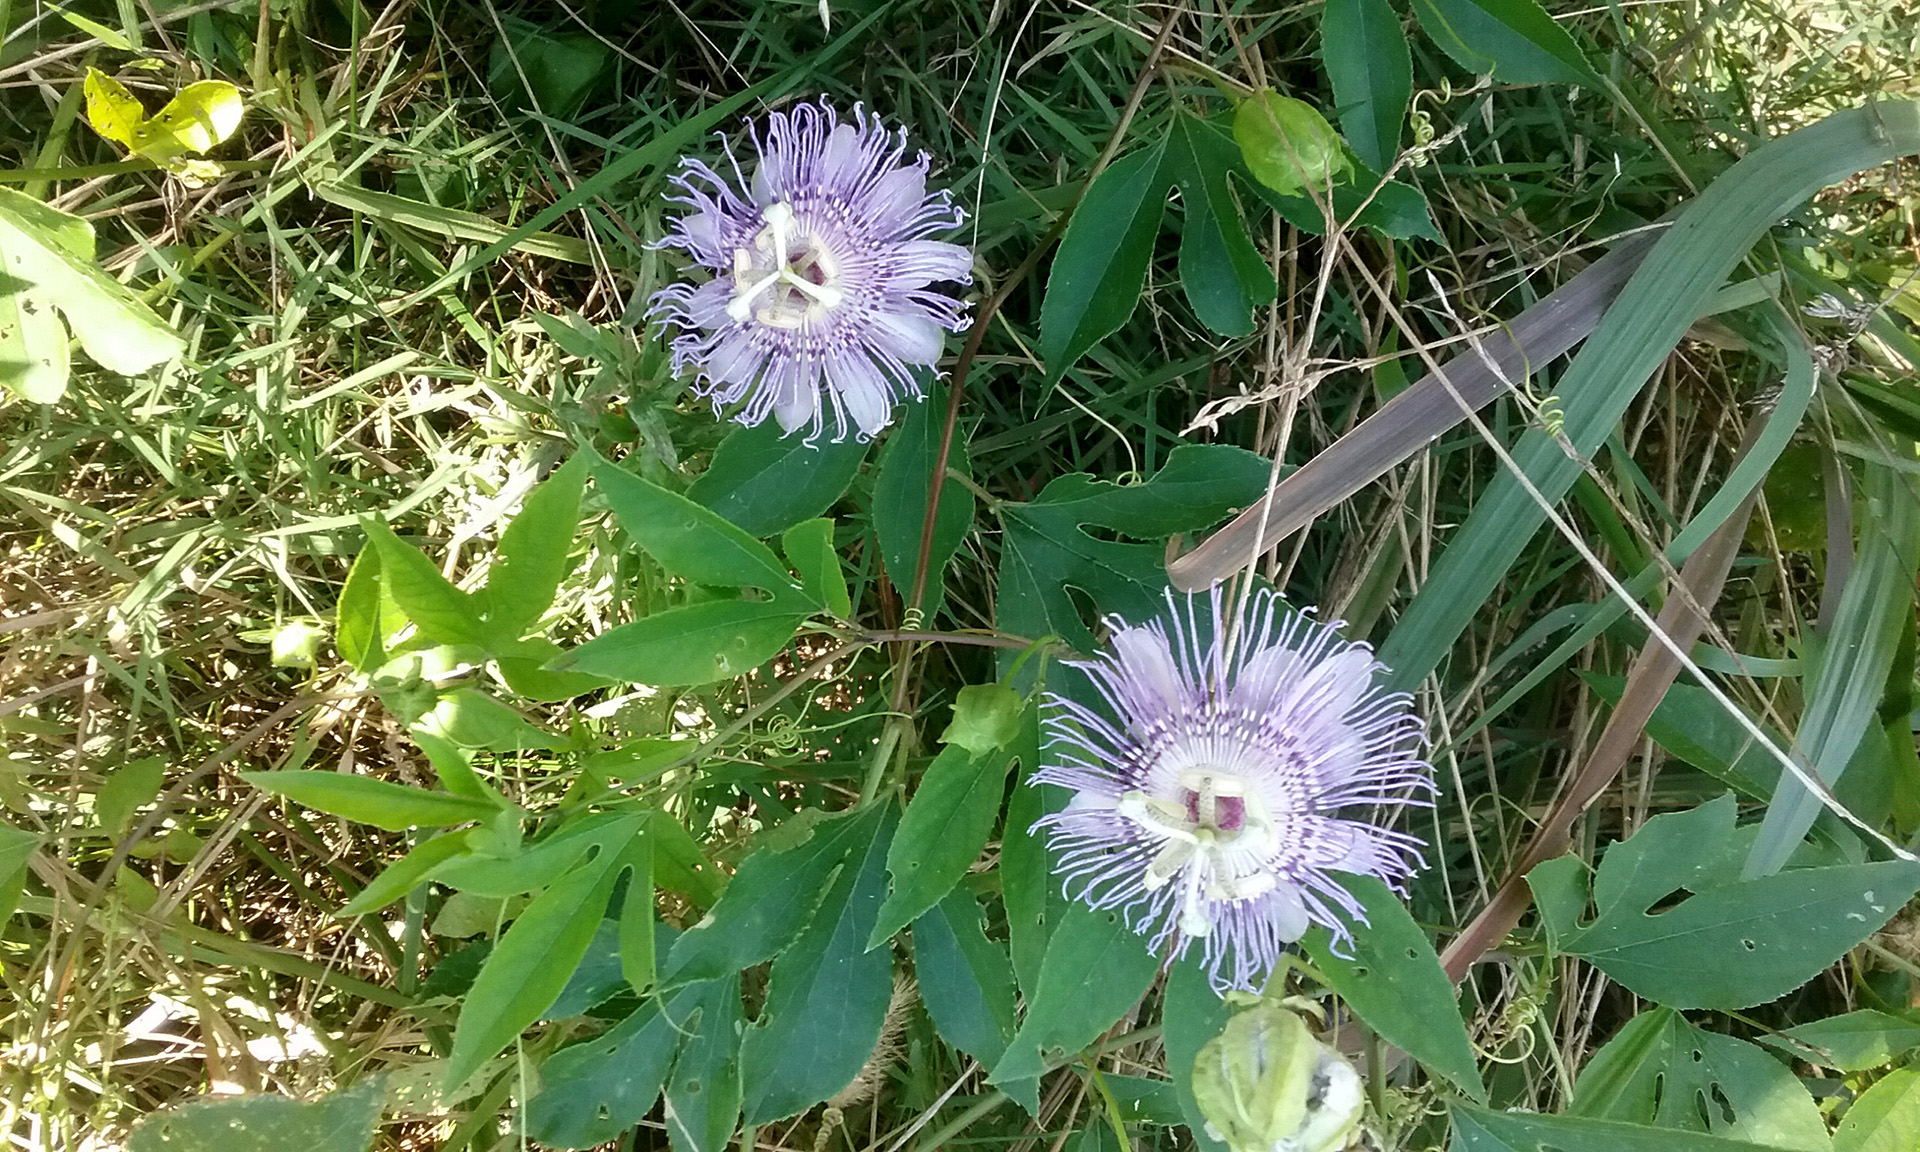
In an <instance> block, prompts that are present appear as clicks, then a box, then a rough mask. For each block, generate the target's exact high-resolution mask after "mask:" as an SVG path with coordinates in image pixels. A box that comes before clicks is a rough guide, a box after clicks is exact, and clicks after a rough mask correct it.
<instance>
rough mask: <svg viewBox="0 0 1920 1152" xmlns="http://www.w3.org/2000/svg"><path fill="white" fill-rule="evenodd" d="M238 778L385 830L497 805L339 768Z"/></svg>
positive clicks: (476, 814)
mask: <svg viewBox="0 0 1920 1152" xmlns="http://www.w3.org/2000/svg"><path fill="white" fill-rule="evenodd" d="M240 778H241V779H242V780H245V781H246V782H247V783H249V784H251V785H253V786H254V787H256V788H259V789H260V790H262V791H264V792H271V793H273V794H274V795H276V796H285V797H286V798H287V799H289V800H292V801H293V802H294V803H296V804H304V805H306V806H307V807H309V808H318V809H319V810H320V811H322V812H325V813H327V814H328V815H330V816H340V817H344V818H345V819H348V820H352V821H354V822H355V823H359V824H371V825H373V826H374V827H375V828H385V829H387V830H388V831H389V832H404V831H406V830H407V829H409V828H438V827H442V826H444V825H447V824H465V823H467V822H468V821H470V820H485V819H487V818H489V817H491V816H493V815H495V814H496V813H499V812H500V811H502V808H501V807H500V806H499V805H498V804H491V803H488V802H487V801H485V800H475V799H471V798H469V797H466V796H455V795H453V794H452V793H449V792H428V791H426V790H425V789H422V788H409V787H407V786H406V785H404V784H392V783H389V782H387V781H385V780H375V779H374V778H372V777H371V776H350V775H348V774H346V773H344V772H328V771H324V770H313V771H294V772H242V773H240Z"/></svg>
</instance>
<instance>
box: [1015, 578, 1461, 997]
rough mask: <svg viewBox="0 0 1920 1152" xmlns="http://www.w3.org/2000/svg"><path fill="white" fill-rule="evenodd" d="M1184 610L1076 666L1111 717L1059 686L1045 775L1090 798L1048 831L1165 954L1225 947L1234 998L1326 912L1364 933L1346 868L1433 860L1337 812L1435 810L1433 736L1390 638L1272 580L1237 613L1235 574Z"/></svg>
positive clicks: (1330, 921) (1081, 873)
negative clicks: (1300, 601) (1319, 613)
mask: <svg viewBox="0 0 1920 1152" xmlns="http://www.w3.org/2000/svg"><path fill="white" fill-rule="evenodd" d="M1167 604H1168V607H1169V609H1170V610H1171V611H1170V613H1169V614H1168V615H1167V617H1166V618H1165V620H1164V621H1155V622H1152V623H1147V624H1140V625H1129V624H1126V623H1125V622H1123V621H1121V620H1120V619H1119V618H1117V617H1109V618H1108V620H1107V624H1108V626H1109V627H1110V628H1111V629H1112V630H1113V635H1112V641H1111V651H1110V652H1109V653H1107V654H1103V655H1101V656H1099V657H1097V658H1095V659H1093V660H1089V661H1084V662H1075V663H1073V664H1072V666H1073V667H1076V668H1079V669H1082V670H1083V671H1084V672H1085V673H1086V674H1087V676H1088V677H1089V678H1090V679H1091V681H1092V683H1093V686H1094V688H1095V689H1096V690H1097V691H1098V693H1099V695H1100V697H1101V698H1102V699H1103V700H1104V701H1105V703H1106V705H1107V710H1108V711H1110V712H1111V714H1112V715H1111V718H1110V717H1109V716H1107V715H1103V714H1102V713H1101V711H1099V710H1096V709H1093V708H1089V707H1087V706H1085V705H1083V704H1081V703H1079V702H1077V701H1074V700H1071V699H1068V698H1066V697H1064V696H1060V695H1057V694H1049V695H1048V698H1047V711H1046V714H1045V727H1046V733H1047V745H1046V749H1047V750H1046V753H1045V755H1043V756H1042V758H1041V768H1040V770H1039V771H1037V772H1035V773H1034V775H1033V780H1034V781H1035V782H1036V783H1043V784H1057V785H1060V786H1062V787H1065V788H1070V789H1072V790H1073V792H1074V797H1073V799H1072V801H1071V802H1070V803H1069V804H1068V805H1067V806H1066V808H1065V809H1063V810H1062V811H1060V812H1057V813H1054V814H1052V815H1049V816H1045V817H1042V818H1041V820H1040V822H1039V824H1037V825H1036V827H1039V826H1046V827H1047V829H1048V839H1049V840H1050V842H1051V843H1052V845H1053V847H1054V848H1055V850H1056V851H1058V852H1059V853H1060V863H1059V867H1058V871H1059V872H1060V874H1061V875H1062V876H1063V877H1064V878H1065V880H1066V883H1067V887H1068V890H1069V892H1071V891H1072V890H1073V889H1074V888H1075V887H1076V886H1077V887H1078V888H1079V892H1078V896H1079V898H1080V899H1082V900H1085V901H1086V902H1087V903H1088V904H1089V905H1091V906H1093V907H1095V908H1119V909H1122V910H1123V912H1124V914H1125V915H1126V917H1127V923H1128V926H1129V927H1131V928H1132V929H1133V930H1134V931H1136V932H1140V933H1143V934H1148V935H1151V936H1152V938H1153V946H1154V948H1155V949H1156V950H1158V949H1159V948H1160V947H1161V946H1162V945H1164V944H1166V943H1167V941H1168V939H1169V937H1172V936H1174V935H1175V934H1178V937H1179V940H1178V944H1177V950H1178V952H1179V953H1180V954H1182V955H1184V954H1185V952H1186V950H1187V948H1188V947H1189V946H1190V945H1191V944H1192V943H1193V941H1194V940H1196V939H1198V940H1203V941H1205V965H1206V968H1207V971H1208V973H1209V976H1210V977H1211V979H1212V982H1213V985H1214V988H1215V990H1216V991H1225V990H1227V989H1230V988H1239V989H1246V990H1257V989H1258V988H1259V987H1260V986H1261V985H1262V984H1264V983H1265V981H1266V978H1267V975H1268V974H1269V973H1270V972H1271V971H1272V970H1273V966H1274V964H1275V963H1277V962H1278V960H1279V958H1280V953H1281V951H1282V950H1283V949H1284V948H1285V947H1286V945H1287V944H1289V943H1291V942H1293V941H1295V940H1298V939H1299V938H1300V936H1301V935H1302V934H1303V933H1305V932H1306V930H1307V926H1308V925H1309V923H1318V924H1323V925H1325V926H1326V927H1327V928H1328V929H1329V930H1330V931H1331V932H1332V933H1333V934H1334V936H1335V938H1336V939H1338V940H1340V941H1342V942H1346V943H1350V942H1351V941H1352V934H1351V932H1350V931H1349V929H1348V928H1347V926H1346V924H1345V922H1344V921H1343V920H1342V919H1341V917H1340V916H1338V915H1336V914H1335V910H1336V909H1338V910H1339V911H1340V912H1344V913H1345V914H1346V916H1348V917H1351V918H1352V919H1354V920H1356V921H1358V922H1360V923H1362V924H1364V923H1365V922H1366V915H1365V912H1364V910H1363V909H1362V908H1361V906H1360V903H1359V901H1357V900H1355V899H1354V897H1353V896H1352V895H1351V894H1350V893H1348V892H1347V891H1346V889H1345V888H1343V887H1341V885H1340V882H1339V880H1338V879H1337V878H1336V877H1335V876H1334V873H1335V872H1353V873H1362V874H1366V875H1370V876H1376V877H1379V878H1380V879H1381V880H1384V881H1386V882H1387V883H1388V884H1389V885H1392V886H1394V887H1395V888H1396V889H1398V888H1399V887H1400V882H1401V881H1402V880H1403V879H1404V878H1405V877H1407V876H1409V875H1411V874H1412V872H1413V870H1414V869H1415V868H1416V867H1419V866H1420V864H1421V860H1420V856H1419V849H1420V848H1421V846H1422V843H1421V841H1419V840H1417V839H1415V838H1414V837H1411V836H1408V835H1406V834H1405V833H1402V832H1395V831H1391V830H1388V829H1385V828H1378V827H1375V826H1373V825H1371V824H1367V823H1363V822H1360V821H1358V820H1351V819H1346V818H1343V817H1340V816H1337V815H1335V814H1334V813H1335V812H1337V811H1338V810H1340V809H1343V808H1348V807H1351V806H1355V805H1365V804H1385V805H1401V804H1409V803H1422V801H1420V800H1417V799H1412V798H1410V797H1409V795H1408V794H1409V793H1410V792H1413V793H1417V792H1421V791H1426V792H1431V791H1432V790H1433V784H1432V781H1431V779H1430V775H1431V771H1432V770H1431V768H1430V766H1429V765H1428V764H1427V763H1426V762H1425V761H1424V760H1422V759H1421V758H1420V756H1419V752H1420V750H1421V747H1422V745H1423V742H1424V731H1423V729H1422V726H1421V723H1420V720H1419V718H1418V717H1417V716H1415V715H1414V713H1413V710H1412V698H1411V697H1409V696H1407V695H1405V694H1404V693H1388V692H1385V691H1383V690H1381V689H1380V688H1378V687H1376V686H1375V685H1374V683H1373V675H1374V673H1375V672H1377V671H1380V670H1381V669H1382V666H1381V665H1380V664H1379V663H1377V662H1376V661H1375V660H1374V659H1373V653H1372V650H1371V649H1370V648H1368V647H1367V646H1366V645H1364V644H1351V643H1348V642H1347V641H1345V640H1342V639H1341V638H1340V637H1339V635H1338V634H1337V633H1336V632H1335V631H1334V628H1333V626H1330V625H1326V624H1321V623H1319V622H1317V621H1315V620H1313V619H1312V618H1311V617H1309V616H1305V615H1302V614H1299V613H1296V612H1294V611H1293V610H1291V609H1289V608H1287V607H1286V606H1285V605H1284V604H1282V603H1281V602H1280V600H1279V597H1277V596H1276V595H1274V594H1273V593H1272V592H1271V591H1269V590H1266V589H1261V590H1258V591H1255V592H1253V593H1251V594H1250V595H1249V596H1248V597H1247V598H1246V602H1245V604H1244V606H1243V609H1242V611H1241V612H1239V613H1238V614H1237V617H1236V616H1235V615H1231V614H1229V613H1226V612H1223V611H1222V602H1221V592H1220V589H1219V588H1217V587H1216V588H1215V589H1214V590H1213V591H1212V593H1211V595H1210V596H1189V597H1186V598H1185V603H1184V605H1183V604H1182V603H1181V602H1180V601H1178V600H1176V599H1175V597H1174V596H1173V594H1172V593H1168V595H1167ZM1183 608H1184V611H1183ZM1203 613H1210V615H1209V616H1207V617H1206V618H1205V619H1202V618H1201V614H1203ZM1236 625H1237V627H1236Z"/></svg>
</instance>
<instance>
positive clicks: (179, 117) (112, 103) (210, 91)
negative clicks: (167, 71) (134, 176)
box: [84, 68, 247, 166]
mask: <svg viewBox="0 0 1920 1152" xmlns="http://www.w3.org/2000/svg"><path fill="white" fill-rule="evenodd" d="M84 87H85V91H86V97H87V123H88V124H90V125H92V126H93V130H94V131H95V132H98V133H99V134H100V135H102V136H104V137H106V138H107V139H109V140H111V141H113V142H114V143H115V144H118V145H120V146H121V147H122V148H125V149H126V150H127V151H129V152H131V153H133V154H134V155H136V156H139V157H142V158H144V159H147V160H151V161H153V162H154V163H155V164H159V165H162V166H167V165H171V164H173V163H174V162H175V161H177V160H179V159H180V158H181V157H182V156H185V155H188V154H192V155H195V156H200V155H204V154H205V153H206V152H207V151H208V150H210V149H212V148H213V147H214V146H215V145H217V144H220V143H221V142H222V141H224V140H226V139H227V138H228V137H230V136H232V135H233V134H234V132H236V131H238V130H239V127H240V121H241V119H242V117H244V116H245V114H246V107H247V102H246V100H245V98H244V97H242V96H241V95H240V89H238V88H235V87H234V86H233V85H231V84H229V83H227V82H226V81H225V80H201V81H198V82H196V83H193V84H189V85H187V86H186V87H185V88H182V89H181V90H180V92H179V93H178V94H177V95H175V96H174V98H173V99H172V100H169V101H168V102H167V104H166V107H164V108H162V109H160V111H159V112H158V113H156V114H155V115H154V116H153V117H152V118H149V117H148V116H147V112H146V109H145V108H143V107H142V106H141V104H140V101H139V100H138V99H137V98H136V97H135V96H134V94H133V93H132V92H129V91H128V90H127V86H126V85H125V84H122V83H120V81H118V80H115V79H114V78H113V77H111V76H109V75H107V74H106V73H104V72H102V71H100V70H99V69H97V68H89V69H87V78H86V81H85V83H84Z"/></svg>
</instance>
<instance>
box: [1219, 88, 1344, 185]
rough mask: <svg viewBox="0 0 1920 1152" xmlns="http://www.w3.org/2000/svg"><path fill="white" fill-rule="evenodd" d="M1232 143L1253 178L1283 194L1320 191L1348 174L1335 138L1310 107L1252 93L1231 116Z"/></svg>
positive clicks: (1341, 147)
mask: <svg viewBox="0 0 1920 1152" xmlns="http://www.w3.org/2000/svg"><path fill="white" fill-rule="evenodd" d="M1233 139H1234V142H1235V143H1237V144H1239V145H1240V155H1241V156H1242V157H1243V158H1244V159H1245V160H1246V162H1247V168H1248V169H1249V170H1250V171H1251V172H1252V173H1253V175H1254V177H1255V178H1256V179H1258V180H1259V181H1260V183H1262V184H1265V185H1266V186H1267V187H1269V188H1271V189H1273V190H1274V191H1275V192H1278V193H1281V194H1282V195H1285V196H1296V195H1299V194H1300V193H1301V192H1304V191H1305V190H1307V189H1308V188H1309V187H1311V188H1316V189H1322V190H1324V189H1325V188H1326V187H1327V185H1329V184H1332V183H1336V182H1338V181H1339V180H1340V179H1342V178H1343V177H1345V176H1346V175H1347V174H1348V173H1350V172H1352V171H1353V163H1352V161H1350V160H1348V159H1347V150H1346V148H1345V146H1344V145H1342V144H1341V142H1340V134H1339V133H1337V132H1335V131H1334V130H1333V125H1331V124H1329V123H1327V121H1326V118H1325V117H1323V116H1321V115H1320V113H1319V112H1318V111H1316V110H1315V109H1314V107H1313V105H1311V104H1308V103H1306V102H1305V101H1302V100H1295V99H1294V98H1292V97H1291V96H1282V95H1280V94H1279V93H1278V92H1271V91H1262V92H1256V93H1254V94H1253V95H1252V96H1250V97H1248V98H1247V99H1246V100H1243V101H1241V102H1240V107H1239V109H1238V110H1236V111H1235V112H1234V114H1233Z"/></svg>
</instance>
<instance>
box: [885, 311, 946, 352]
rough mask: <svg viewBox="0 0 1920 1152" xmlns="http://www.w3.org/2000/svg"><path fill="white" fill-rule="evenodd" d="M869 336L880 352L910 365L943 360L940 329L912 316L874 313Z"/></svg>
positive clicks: (908, 313)
mask: <svg viewBox="0 0 1920 1152" xmlns="http://www.w3.org/2000/svg"><path fill="white" fill-rule="evenodd" d="M868 334H869V335H870V336H871V337H872V340H873V343H874V345H875V346H876V347H878V348H879V349H880V350H881V351H883V352H887V353H890V354H892V355H894V356H897V357H899V358H900V359H901V360H902V361H904V362H905V363H908V364H932V363H933V362H934V361H936V360H938V359H939V358H940V345H941V343H942V333H941V331H940V325H938V324H935V323H934V322H933V321H932V320H929V319H927V318H926V317H925V316H920V315H917V314H914V313H910V312H885V311H881V312H875V313H874V314H873V316H872V317H871V318H870V319H869V321H868Z"/></svg>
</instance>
